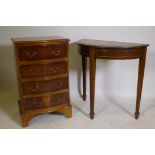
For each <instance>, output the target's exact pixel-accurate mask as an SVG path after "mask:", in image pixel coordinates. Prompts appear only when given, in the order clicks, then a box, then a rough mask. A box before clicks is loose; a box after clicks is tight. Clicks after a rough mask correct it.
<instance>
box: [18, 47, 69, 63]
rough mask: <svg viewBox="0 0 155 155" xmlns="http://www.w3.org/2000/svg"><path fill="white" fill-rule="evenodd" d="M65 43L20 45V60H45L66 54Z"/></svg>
mask: <svg viewBox="0 0 155 155" xmlns="http://www.w3.org/2000/svg"><path fill="white" fill-rule="evenodd" d="M66 51H67V47H66V45H65V44H53V45H32V46H20V47H19V48H18V55H19V60H20V61H32V60H46V59H55V58H62V57H66V56H67V52H66Z"/></svg>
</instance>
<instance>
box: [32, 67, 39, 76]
mask: <svg viewBox="0 0 155 155" xmlns="http://www.w3.org/2000/svg"><path fill="white" fill-rule="evenodd" d="M30 72H31V74H32V75H37V74H39V73H40V69H38V68H37V69H30Z"/></svg>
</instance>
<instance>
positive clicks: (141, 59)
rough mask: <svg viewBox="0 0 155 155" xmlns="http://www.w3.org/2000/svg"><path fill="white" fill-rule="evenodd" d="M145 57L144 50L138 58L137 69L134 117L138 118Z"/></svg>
mask: <svg viewBox="0 0 155 155" xmlns="http://www.w3.org/2000/svg"><path fill="white" fill-rule="evenodd" d="M145 59H146V51H144V55H143V56H142V57H141V58H140V59H139V71H138V84H137V100H136V112H135V118H136V119H138V117H139V114H140V112H139V109H140V100H141V94H142V87H143V77H144V70H145Z"/></svg>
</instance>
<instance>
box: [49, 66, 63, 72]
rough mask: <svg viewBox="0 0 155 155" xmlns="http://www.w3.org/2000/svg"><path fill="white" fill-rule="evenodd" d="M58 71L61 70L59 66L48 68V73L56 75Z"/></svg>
mask: <svg viewBox="0 0 155 155" xmlns="http://www.w3.org/2000/svg"><path fill="white" fill-rule="evenodd" d="M60 69H61V68H60V67H59V66H57V67H55V68H54V67H50V68H49V71H50V72H54V73H56V72H59V71H60Z"/></svg>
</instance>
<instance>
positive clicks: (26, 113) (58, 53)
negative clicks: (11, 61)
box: [12, 37, 72, 127]
mask: <svg viewBox="0 0 155 155" xmlns="http://www.w3.org/2000/svg"><path fill="white" fill-rule="evenodd" d="M12 41H13V44H14V49H15V50H14V51H15V58H16V66H17V77H18V88H19V101H18V104H19V109H20V113H21V117H22V126H23V127H26V126H28V122H29V120H30V119H31V118H33V117H34V116H37V115H40V114H44V113H51V112H60V113H64V114H65V116H66V117H68V118H70V117H72V108H71V105H70V95H69V71H68V54H69V53H68V49H69V39H66V38H62V37H40V38H38V37H33V38H13V39H12Z"/></svg>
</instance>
